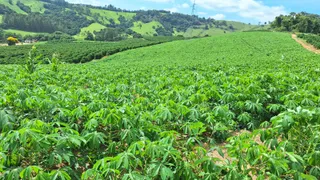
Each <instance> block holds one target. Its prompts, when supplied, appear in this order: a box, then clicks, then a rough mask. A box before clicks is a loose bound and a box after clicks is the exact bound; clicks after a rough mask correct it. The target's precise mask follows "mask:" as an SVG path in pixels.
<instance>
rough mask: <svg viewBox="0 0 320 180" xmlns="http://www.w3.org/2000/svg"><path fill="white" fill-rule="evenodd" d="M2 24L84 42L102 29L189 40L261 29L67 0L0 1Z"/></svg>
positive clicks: (127, 33)
mask: <svg viewBox="0 0 320 180" xmlns="http://www.w3.org/2000/svg"><path fill="white" fill-rule="evenodd" d="M10 1H11V2H10ZM44 12H46V13H44ZM5 14H7V15H5ZM9 14H10V15H9ZM0 23H2V27H3V28H4V29H16V30H22V31H26V32H41V33H53V32H55V31H62V32H64V33H67V34H69V35H72V36H74V37H76V38H77V39H84V34H86V32H90V33H92V34H93V36H95V34H94V32H99V31H100V30H101V28H102V27H105V28H112V29H117V32H118V33H120V34H122V35H128V36H135V35H137V34H140V35H147V36H153V35H159V36H171V35H183V36H186V37H193V36H205V35H210V36H212V35H218V34H221V33H225V32H226V33H228V32H238V31H244V30H250V29H257V28H261V27H260V26H255V25H246V24H244V23H240V22H232V21H215V20H214V19H203V18H198V17H196V16H190V15H183V14H178V13H170V12H168V11H154V10H152V11H140V10H139V11H126V10H121V9H118V8H115V7H113V6H111V5H110V6H107V7H103V8H102V7H94V6H88V5H80V4H69V3H67V2H65V1H64V0H24V1H19V0H0ZM98 24H99V25H98Z"/></svg>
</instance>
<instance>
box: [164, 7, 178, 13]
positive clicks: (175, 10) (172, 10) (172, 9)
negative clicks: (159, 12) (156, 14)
mask: <svg viewBox="0 0 320 180" xmlns="http://www.w3.org/2000/svg"><path fill="white" fill-rule="evenodd" d="M165 10H166V11H170V12H173V13H174V12H178V11H179V10H178V8H175V7H173V8H169V9H165Z"/></svg>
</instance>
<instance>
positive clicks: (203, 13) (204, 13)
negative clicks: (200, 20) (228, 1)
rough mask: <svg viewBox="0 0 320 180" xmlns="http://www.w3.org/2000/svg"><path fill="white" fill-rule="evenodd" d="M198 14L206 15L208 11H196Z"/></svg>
mask: <svg viewBox="0 0 320 180" xmlns="http://www.w3.org/2000/svg"><path fill="white" fill-rule="evenodd" d="M198 14H199V15H207V14H208V13H206V12H198Z"/></svg>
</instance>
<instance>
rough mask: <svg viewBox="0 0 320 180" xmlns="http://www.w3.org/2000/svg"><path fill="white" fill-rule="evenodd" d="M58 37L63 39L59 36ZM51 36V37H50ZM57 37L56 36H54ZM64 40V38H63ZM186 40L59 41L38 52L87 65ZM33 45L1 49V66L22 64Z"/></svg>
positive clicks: (63, 60)
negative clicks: (158, 45) (145, 48)
mask: <svg viewBox="0 0 320 180" xmlns="http://www.w3.org/2000/svg"><path fill="white" fill-rule="evenodd" d="M58 34H59V33H57V36H58V37H61V36H60V35H58ZM49 36H51V35H49ZM54 37H56V36H54ZM62 39H64V38H62ZM182 39H184V38H175V37H155V38H153V37H150V38H146V40H145V39H128V40H125V41H120V42H112V43H108V42H90V43H88V42H69V41H68V39H65V40H67V41H63V40H61V41H60V40H58V41H54V40H53V41H51V42H50V43H46V44H39V45H37V50H38V51H39V52H41V54H43V58H44V59H47V58H51V57H52V54H54V53H57V54H59V55H60V59H61V61H62V62H67V63H80V62H81V63H85V62H89V61H91V60H94V59H101V58H103V57H104V56H109V55H112V54H115V53H118V52H121V51H125V50H130V49H135V48H139V47H145V46H150V45H155V44H161V43H164V42H170V41H174V40H182ZM31 47H32V46H31V45H24V46H19V47H0V49H1V51H0V64H21V63H23V59H24V58H26V57H28V56H29V50H30V48H31Z"/></svg>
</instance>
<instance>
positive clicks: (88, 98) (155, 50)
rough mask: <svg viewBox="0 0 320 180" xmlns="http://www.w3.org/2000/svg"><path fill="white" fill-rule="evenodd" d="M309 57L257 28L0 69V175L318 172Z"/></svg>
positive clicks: (87, 177)
mask: <svg viewBox="0 0 320 180" xmlns="http://www.w3.org/2000/svg"><path fill="white" fill-rule="evenodd" d="M278 47H282V48H281V49H279V48H278ZM319 60H320V58H319V56H317V55H315V54H313V53H309V52H307V51H303V49H302V47H300V46H299V44H297V43H295V42H293V41H292V39H291V37H290V36H289V35H288V34H278V33H263V32H259V33H257V32H255V33H241V34H234V35H226V36H221V37H216V38H205V39H192V40H189V41H176V42H172V43H166V44H162V45H159V46H152V47H146V48H140V49H136V50H134V51H127V52H124V53H119V54H116V55H113V56H110V57H109V58H108V59H106V60H105V61H100V62H94V63H88V64H62V65H60V67H59V69H58V71H57V72H53V71H52V70H51V68H50V66H48V65H42V66H39V68H38V69H37V71H35V72H34V73H33V74H28V73H26V72H25V71H24V70H23V68H21V66H19V65H6V66H0V97H1V98H0V118H1V121H0V132H1V133H0V179H5V180H7V179H10V180H13V179H14V180H15V179H19V178H20V179H23V178H24V179H67V180H69V179H83V180H91V179H97V180H98V179H99V180H100V179H124V180H128V179H130V180H136V179H137V180H140V179H141V180H142V179H147V180H149V179H165V180H167V179H170V180H172V179H186V180H189V179H192V180H193V179H207V180H215V179H226V180H234V179H259V180H263V179H271V180H278V179H310V180H316V179H319V178H320V161H319V158H320V149H319V147H320V140H319V138H318V137H319V136H320V126H319V123H320V122H319V120H320V118H319V117H320V83H319V75H320V70H319V69H320V65H319V63H317V62H318V61H319ZM239 129H247V130H250V131H253V132H252V133H251V132H250V133H249V132H248V133H243V134H241V135H237V136H234V137H232V134H233V132H235V131H237V130H239ZM227 138H230V139H229V140H228V141H227V145H226V146H225V147H222V146H221V142H225V140H226V139H227ZM222 144H223V143H222ZM217 152H218V153H219V154H220V155H221V157H222V158H218V156H216V155H215V154H217Z"/></svg>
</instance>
